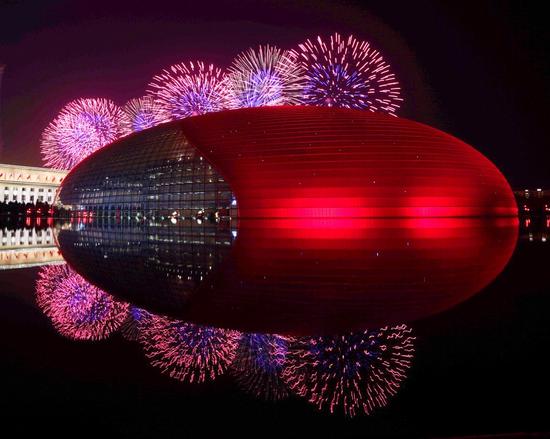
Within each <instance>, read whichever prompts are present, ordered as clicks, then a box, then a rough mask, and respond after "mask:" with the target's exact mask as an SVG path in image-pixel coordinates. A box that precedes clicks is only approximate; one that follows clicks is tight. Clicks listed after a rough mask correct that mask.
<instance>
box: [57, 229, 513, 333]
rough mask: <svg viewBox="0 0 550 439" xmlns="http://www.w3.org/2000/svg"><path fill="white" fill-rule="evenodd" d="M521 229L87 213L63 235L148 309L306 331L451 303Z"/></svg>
mask: <svg viewBox="0 0 550 439" xmlns="http://www.w3.org/2000/svg"><path fill="white" fill-rule="evenodd" d="M517 234H518V221H517V219H516V218H494V219H482V218H423V219H421V218H418V219H414V218H409V219H349V220H345V219H340V220H338V219H334V220H311V219H308V220H300V219H277V220H260V219H258V220H246V221H245V220H240V221H239V223H238V227H237V225H235V224H229V223H224V222H222V223H214V224H211V223H209V222H203V223H202V224H197V223H196V222H193V221H191V220H185V221H179V222H178V223H177V224H176V225H171V224H161V225H159V224H153V225H151V224H147V223H131V224H129V225H127V226H124V225H117V224H116V223H97V224H88V225H86V226H85V227H83V228H82V229H81V230H79V229H78V227H75V228H73V229H65V230H61V231H60V232H59V235H58V241H59V245H60V250H61V252H62V254H63V257H64V258H65V259H66V260H67V262H68V263H69V264H71V266H73V267H74V268H75V269H76V270H77V271H78V272H79V273H80V274H81V275H82V276H83V277H85V278H86V279H87V280H89V281H90V282H92V283H93V284H94V285H97V286H98V287H100V288H102V289H104V290H105V291H109V292H110V293H111V294H114V295H115V296H116V297H119V298H120V299H121V300H125V301H127V302H130V303H133V304H135V305H136V306H139V307H141V308H144V309H147V310H149V311H151V312H154V313H157V314H162V315H168V316H171V317H173V318H176V319H182V320H185V321H187V322H190V323H196V324H201V325H206V326H214V327H223V328H231V329H235V330H239V331H241V332H248V333H262V334H273V333H276V334H285V335H290V336H301V335H311V334H316V335H323V334H327V335H331V334H338V333H345V332H347V331H354V330H362V329H364V328H379V327H383V326H387V325H390V326H392V325H398V324H401V323H402V322H410V321H414V320H418V319H420V318H423V317H426V316H428V315H431V314H435V313H438V312H441V311H443V310H445V309H448V308H450V307H452V306H454V305H456V304H458V303H460V302H462V301H464V300H466V299H467V298H469V297H470V296H472V295H473V294H475V293H476V292H478V291H480V290H481V289H482V288H483V287H484V286H486V285H487V284H489V283H490V282H491V281H492V280H493V279H494V278H495V277H496V276H497V275H498V274H499V273H500V272H501V271H502V269H503V268H504V266H505V265H506V263H507V262H508V260H509V258H510V256H511V255H512V252H513V250H514V248H515V245H516V240H517ZM305 317H306V318H305Z"/></svg>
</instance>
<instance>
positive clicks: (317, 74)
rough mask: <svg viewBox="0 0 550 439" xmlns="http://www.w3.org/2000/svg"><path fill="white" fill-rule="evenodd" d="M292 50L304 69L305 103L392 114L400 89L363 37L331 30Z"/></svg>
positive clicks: (380, 56)
mask: <svg viewBox="0 0 550 439" xmlns="http://www.w3.org/2000/svg"><path fill="white" fill-rule="evenodd" d="M298 47H299V48H298V49H296V50H293V51H292V53H293V55H294V56H295V57H296V60H297V63H298V64H299V65H300V66H301V67H302V68H303V69H304V71H305V73H304V76H305V84H304V89H303V97H302V99H303V101H304V103H305V104H309V105H318V106H328V107H343V108H358V109H366V110H370V111H377V112H383V113H389V114H392V115H394V114H395V112H396V110H397V109H398V108H399V106H400V105H401V102H402V99H401V96H400V94H401V89H400V87H399V83H398V82H397V80H396V78H395V75H394V74H393V73H392V72H391V70H390V66H389V65H388V64H387V63H386V61H384V58H383V57H382V55H380V52H378V51H377V50H375V49H373V48H372V47H371V45H370V44H369V43H368V42H366V41H360V40H357V39H355V38H354V37H353V36H351V35H350V36H349V37H348V38H347V39H345V38H342V37H341V36H340V34H338V33H335V34H333V35H332V36H331V37H330V38H329V39H328V41H325V40H323V39H321V37H317V40H315V41H311V40H307V41H306V42H305V43H303V44H300V45H299V46H298Z"/></svg>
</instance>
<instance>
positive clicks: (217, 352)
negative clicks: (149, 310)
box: [140, 315, 240, 383]
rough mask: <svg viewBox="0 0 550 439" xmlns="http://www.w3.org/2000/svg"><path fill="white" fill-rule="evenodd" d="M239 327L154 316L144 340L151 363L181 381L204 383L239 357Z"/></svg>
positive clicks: (142, 331)
mask: <svg viewBox="0 0 550 439" xmlns="http://www.w3.org/2000/svg"><path fill="white" fill-rule="evenodd" d="M239 337H240V334H239V333H238V332H237V331H232V330H225V329H218V328H211V327H207V326H200V325H195V324H192V323H185V322H182V321H179V320H173V319H169V318H167V317H160V316H154V315H153V316H151V318H150V319H148V320H147V322H146V323H145V324H144V325H143V326H142V327H140V341H141V343H142V345H143V347H144V350H145V355H146V356H147V357H148V358H149V360H150V361H151V364H152V365H153V366H155V367H158V368H160V369H161V371H162V373H165V374H167V375H169V376H170V377H172V378H175V379H177V380H179V381H187V382H190V383H202V382H205V381H207V380H214V379H216V377H218V376H219V375H222V374H223V373H225V371H226V370H227V368H228V367H229V365H230V364H231V363H232V361H233V359H234V358H235V352H236V349H237V343H238V341H239Z"/></svg>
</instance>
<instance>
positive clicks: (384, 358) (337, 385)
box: [282, 325, 414, 417]
mask: <svg viewBox="0 0 550 439" xmlns="http://www.w3.org/2000/svg"><path fill="white" fill-rule="evenodd" d="M413 340H414V337H412V336H411V329H410V328H408V327H407V326H405V325H401V326H395V327H392V328H388V327H385V328H381V329H377V330H374V331H364V332H357V333H351V334H348V335H343V336H328V337H315V338H307V337H304V338H300V339H297V340H296V341H295V342H294V343H292V344H291V345H290V348H289V350H288V352H287V355H286V362H285V367H284V370H283V374H282V376H283V379H284V380H285V381H286V382H287V383H288V385H289V386H290V388H291V390H292V391H293V392H295V393H296V394H298V395H300V396H303V397H305V398H307V399H308V400H309V402H311V403H312V404H315V405H316V406H317V408H319V410H322V409H324V408H328V409H329V410H330V412H331V413H334V412H335V411H336V410H340V411H342V412H343V413H345V414H346V415H347V416H350V417H353V416H355V415H357V414H358V413H360V412H363V413H365V414H369V413H370V412H371V411H372V410H373V409H374V408H376V407H384V406H385V405H387V403H388V400H389V397H390V396H392V395H394V394H395V393H396V392H397V390H398V389H399V386H400V385H401V382H402V381H403V380H404V379H405V377H406V372H407V369H409V367H410V365H411V361H412V358H413V354H414V346H413Z"/></svg>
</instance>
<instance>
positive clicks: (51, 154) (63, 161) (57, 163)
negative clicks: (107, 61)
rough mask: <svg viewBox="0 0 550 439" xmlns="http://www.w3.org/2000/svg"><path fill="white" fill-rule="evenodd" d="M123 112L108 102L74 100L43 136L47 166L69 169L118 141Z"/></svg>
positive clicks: (103, 100) (41, 142)
mask: <svg viewBox="0 0 550 439" xmlns="http://www.w3.org/2000/svg"><path fill="white" fill-rule="evenodd" d="M122 117H123V112H122V109H121V108H120V107H118V106H117V105H116V104H115V103H114V102H113V101H111V100H108V99H77V100H75V101H72V102H70V103H69V104H67V105H65V106H64V107H63V108H62V109H61V111H60V112H59V114H58V115H57V117H56V118H55V119H54V120H53V121H52V122H51V123H50V124H49V125H48V126H47V127H46V129H45V130H44V132H43V133H42V138H41V141H40V148H41V152H42V156H43V160H44V163H45V165H46V166H49V167H52V168H57V169H71V168H73V167H74V166H75V165H76V164H78V163H79V162H80V161H82V160H83V159H85V158H86V157H88V156H89V155H90V154H91V153H93V152H94V151H96V150H98V149H99V148H101V147H102V146H105V145H107V144H109V143H111V142H114V141H115V140H116V139H117V138H119V137H120V135H121V131H120V123H121V120H122Z"/></svg>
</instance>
